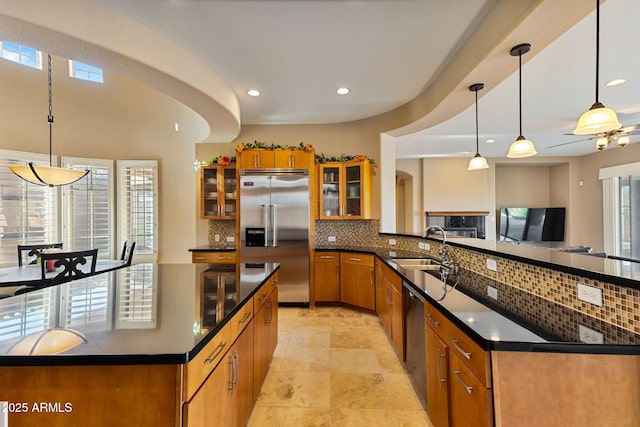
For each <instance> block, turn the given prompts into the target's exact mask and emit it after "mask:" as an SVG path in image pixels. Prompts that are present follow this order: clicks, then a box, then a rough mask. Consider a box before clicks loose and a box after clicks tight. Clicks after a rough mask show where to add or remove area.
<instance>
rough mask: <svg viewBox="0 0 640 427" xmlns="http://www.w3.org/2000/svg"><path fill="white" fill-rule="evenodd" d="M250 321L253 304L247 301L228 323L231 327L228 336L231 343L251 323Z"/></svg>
mask: <svg viewBox="0 0 640 427" xmlns="http://www.w3.org/2000/svg"><path fill="white" fill-rule="evenodd" d="M251 319H253V302H252V301H248V302H247V303H246V304H245V305H243V306H242V308H241V309H240V311H238V312H237V313H236V314H235V315H234V316H233V318H232V319H231V321H230V322H229V325H230V327H231V329H230V332H229V334H230V338H231V341H232V342H233V341H235V340H236V338H238V337H239V336H240V333H241V332H242V331H243V330H244V328H245V327H246V326H247V325H248V324H249V323H251Z"/></svg>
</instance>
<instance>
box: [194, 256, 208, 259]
mask: <svg viewBox="0 0 640 427" xmlns="http://www.w3.org/2000/svg"><path fill="white" fill-rule="evenodd" d="M194 258H195V259H207V257H203V256H197V257H194Z"/></svg>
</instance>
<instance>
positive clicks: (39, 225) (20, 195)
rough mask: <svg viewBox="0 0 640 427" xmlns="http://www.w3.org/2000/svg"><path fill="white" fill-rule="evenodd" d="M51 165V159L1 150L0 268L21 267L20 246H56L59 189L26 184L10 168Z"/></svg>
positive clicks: (44, 156)
mask: <svg viewBox="0 0 640 427" xmlns="http://www.w3.org/2000/svg"><path fill="white" fill-rule="evenodd" d="M28 162H33V163H34V164H35V165H48V164H49V156H46V155H39V154H32V153H23V152H19V151H9V150H0V266H3V267H6V266H11V265H17V264H18V250H17V245H18V244H38V243H55V242H58V241H59V236H58V201H57V194H58V190H57V189H56V188H50V187H45V186H39V185H34V184H30V183H27V182H26V181H24V180H23V179H21V178H18V177H17V176H16V175H15V174H14V173H13V172H11V170H10V169H9V167H10V166H13V165H25V164H26V163H28Z"/></svg>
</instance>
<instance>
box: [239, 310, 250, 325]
mask: <svg viewBox="0 0 640 427" xmlns="http://www.w3.org/2000/svg"><path fill="white" fill-rule="evenodd" d="M249 316H251V312H250V311H247V314H245V315H244V317H243V318H242V319H240V322H239V323H240V324H241V325H242V324H243V323H244V322H246V321H247V319H248V318H249Z"/></svg>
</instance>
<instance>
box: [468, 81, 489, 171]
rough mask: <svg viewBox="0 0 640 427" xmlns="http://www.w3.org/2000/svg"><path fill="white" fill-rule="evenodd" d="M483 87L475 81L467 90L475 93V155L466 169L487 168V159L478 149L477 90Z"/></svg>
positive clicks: (477, 169)
mask: <svg viewBox="0 0 640 427" xmlns="http://www.w3.org/2000/svg"><path fill="white" fill-rule="evenodd" d="M482 88H484V83H475V84H472V85H471V86H469V90H470V91H472V92H475V93H476V155H475V156H473V158H472V159H471V160H469V167H467V170H468V171H479V170H482V169H487V168H489V165H488V164H487V159H485V158H484V157H482V156H481V155H480V149H479V147H478V91H479V90H482Z"/></svg>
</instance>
